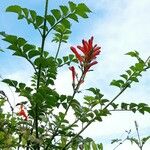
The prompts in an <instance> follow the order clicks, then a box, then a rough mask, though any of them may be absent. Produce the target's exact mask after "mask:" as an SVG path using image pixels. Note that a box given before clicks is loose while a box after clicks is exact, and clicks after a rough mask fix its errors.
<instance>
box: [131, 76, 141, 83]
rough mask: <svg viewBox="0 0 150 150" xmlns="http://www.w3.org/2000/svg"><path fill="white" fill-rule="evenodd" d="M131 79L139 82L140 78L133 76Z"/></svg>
mask: <svg viewBox="0 0 150 150" xmlns="http://www.w3.org/2000/svg"><path fill="white" fill-rule="evenodd" d="M130 80H131V81H134V82H139V80H138V79H137V78H136V77H131V78H130Z"/></svg>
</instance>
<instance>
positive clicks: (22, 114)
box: [18, 105, 28, 120]
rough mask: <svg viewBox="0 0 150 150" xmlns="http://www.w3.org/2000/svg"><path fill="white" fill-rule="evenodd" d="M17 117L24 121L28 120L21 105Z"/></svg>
mask: <svg viewBox="0 0 150 150" xmlns="http://www.w3.org/2000/svg"><path fill="white" fill-rule="evenodd" d="M18 115H19V116H23V117H24V120H28V116H27V114H26V112H25V110H24V106H23V105H20V111H19V112H18Z"/></svg>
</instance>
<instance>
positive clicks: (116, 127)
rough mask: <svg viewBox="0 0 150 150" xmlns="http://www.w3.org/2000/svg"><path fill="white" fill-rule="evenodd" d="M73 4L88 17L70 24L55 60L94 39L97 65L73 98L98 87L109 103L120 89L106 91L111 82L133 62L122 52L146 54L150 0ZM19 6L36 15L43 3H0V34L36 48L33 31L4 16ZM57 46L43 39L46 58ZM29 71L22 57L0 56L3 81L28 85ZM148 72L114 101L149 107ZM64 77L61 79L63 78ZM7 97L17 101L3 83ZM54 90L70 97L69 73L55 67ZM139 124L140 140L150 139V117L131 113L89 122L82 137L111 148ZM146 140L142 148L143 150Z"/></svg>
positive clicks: (62, 0) (129, 148)
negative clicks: (82, 7) (88, 11)
mask: <svg viewBox="0 0 150 150" xmlns="http://www.w3.org/2000/svg"><path fill="white" fill-rule="evenodd" d="M50 2H51V4H50V6H49V7H50V9H51V8H53V7H55V8H57V7H58V6H59V5H61V4H67V2H68V1H67V0H59V1H55V0H51V1H50ZM74 2H76V3H79V2H85V3H86V4H87V6H89V8H90V9H91V10H92V13H91V14H90V15H89V18H88V19H86V20H83V19H80V23H72V34H71V37H70V39H69V41H68V43H67V44H64V45H63V46H62V48H61V53H60V56H62V55H66V54H69V53H71V51H70V49H69V47H70V46H71V45H73V46H74V45H80V43H81V40H82V39H89V38H90V37H91V36H94V41H95V43H97V44H98V45H100V46H101V47H102V52H101V54H100V56H99V58H98V62H99V63H98V64H97V65H95V66H94V71H93V72H90V73H89V74H88V75H87V78H86V81H85V83H84V85H83V86H82V87H81V89H82V91H83V93H82V94H81V95H78V96H77V97H76V98H79V99H82V96H83V95H84V94H85V89H87V88H89V87H97V88H99V89H100V90H101V92H102V93H103V94H104V95H105V97H106V98H108V99H112V98H113V97H114V96H115V95H116V94H117V93H118V92H119V91H118V89H117V88H115V87H111V86H109V85H110V82H111V81H112V80H113V79H118V78H119V75H120V74H122V73H124V71H125V70H127V69H128V67H129V66H131V65H132V64H134V63H135V60H134V59H132V58H130V57H128V56H126V55H124V54H125V53H127V52H129V51H132V50H137V51H138V52H139V53H140V54H141V56H142V58H143V59H146V58H147V57H148V56H150V45H149V39H150V30H149V27H150V15H149V14H150V9H149V6H150V0H142V1H141V0H131V1H128V0H113V1H112V0H75V1H74ZM12 4H13V5H14V4H18V5H21V6H22V7H28V8H30V9H36V10H37V12H38V13H39V14H43V7H44V1H43V0H36V2H35V1H30V0H26V1H25V0H13V1H12V0H0V14H1V15H0V31H5V32H6V33H9V34H16V35H18V36H22V37H24V38H25V39H27V40H28V41H29V42H30V43H35V44H37V45H40V43H41V39H40V38H39V34H38V32H37V31H34V30H33V28H32V26H28V25H27V24H26V22H25V21H17V17H16V15H15V14H10V13H5V9H6V7H7V6H9V5H12ZM0 47H1V48H3V49H6V47H7V45H6V44H5V43H4V42H3V41H2V40H0ZM56 47H57V45H56V44H54V43H51V36H50V37H48V40H47V43H46V47H45V49H47V50H48V51H49V52H50V54H54V53H55V51H56ZM32 72H33V69H32V68H31V66H30V65H29V64H28V63H27V62H26V61H25V60H22V59H21V58H18V57H14V56H11V53H10V52H9V51H8V50H6V51H5V53H0V75H1V76H2V77H3V78H11V79H17V80H19V81H22V82H27V83H30V76H31V73H32ZM149 76H150V71H147V72H145V73H143V76H142V78H140V82H139V83H138V84H133V86H132V88H131V89H127V90H126V91H125V92H124V93H123V94H122V95H121V96H120V97H119V98H118V99H117V101H116V102H118V103H119V102H136V103H140V102H145V103H147V104H149V105H150V94H149V93H150V86H149V85H150V78H149ZM62 77H63V80H62ZM0 88H1V89H4V90H5V91H6V92H7V93H8V95H9V98H10V99H11V102H12V105H15V102H16V101H17V100H19V99H20V98H18V97H17V95H15V94H14V96H13V94H12V92H11V91H10V89H8V87H7V86H6V85H4V84H2V83H1V84H0ZM56 89H57V90H58V91H59V92H60V93H64V94H71V93H72V90H71V74H70V71H69V70H68V69H67V67H65V68H64V69H60V70H59V73H58V77H57V80H56ZM135 120H136V121H137V122H138V125H139V130H140V134H141V136H147V135H150V115H149V114H146V115H141V114H139V113H136V114H133V113H131V112H119V113H118V112H114V113H112V115H111V116H109V117H107V118H104V120H103V122H102V123H98V122H96V123H94V124H93V125H91V126H90V127H89V128H88V129H87V130H86V131H85V132H84V133H83V136H85V137H86V136H90V137H92V138H93V139H95V140H96V142H103V143H104V150H111V149H113V148H114V147H115V145H111V144H110V142H111V139H113V138H117V137H120V136H121V137H122V138H124V137H125V134H123V133H124V132H125V130H130V129H132V131H133V132H132V134H133V135H135V136H136V134H135V127H134V121H135ZM122 134H123V135H122ZM149 147H150V142H149V143H148V144H146V145H145V147H144V149H143V150H148V149H149ZM117 150H138V148H137V147H136V146H135V145H131V144H130V143H129V142H125V143H124V144H122V145H121V146H120V147H118V148H117Z"/></svg>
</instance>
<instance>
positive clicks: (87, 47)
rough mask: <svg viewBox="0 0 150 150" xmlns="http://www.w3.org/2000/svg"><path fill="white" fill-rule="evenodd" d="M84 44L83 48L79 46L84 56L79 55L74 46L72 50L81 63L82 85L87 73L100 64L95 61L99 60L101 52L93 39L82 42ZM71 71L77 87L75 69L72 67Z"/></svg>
mask: <svg viewBox="0 0 150 150" xmlns="http://www.w3.org/2000/svg"><path fill="white" fill-rule="evenodd" d="M82 44H83V45H82V46H77V48H78V49H79V50H80V51H81V52H82V54H80V53H78V51H77V49H76V48H75V47H73V46H72V47H71V48H70V49H71V50H72V52H73V53H74V54H75V56H76V58H77V59H78V60H79V62H80V68H81V70H82V75H83V77H82V79H81V80H80V84H81V83H82V82H83V81H84V77H85V75H86V73H87V72H88V71H89V70H90V68H91V67H92V66H93V65H95V64H97V63H98V62H97V61H95V59H96V58H97V55H99V54H100V52H101V51H100V49H101V47H98V46H97V44H96V45H94V46H93V37H91V38H90V39H89V40H88V41H86V40H82ZM69 69H70V70H71V71H72V79H73V85H75V75H76V72H75V68H74V67H73V66H72V67H69Z"/></svg>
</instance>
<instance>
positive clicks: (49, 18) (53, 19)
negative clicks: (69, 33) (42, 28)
mask: <svg viewBox="0 0 150 150" xmlns="http://www.w3.org/2000/svg"><path fill="white" fill-rule="evenodd" d="M46 19H47V21H48V23H49V24H50V25H51V26H53V25H54V24H55V18H54V17H53V16H52V15H47V16H46Z"/></svg>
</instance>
